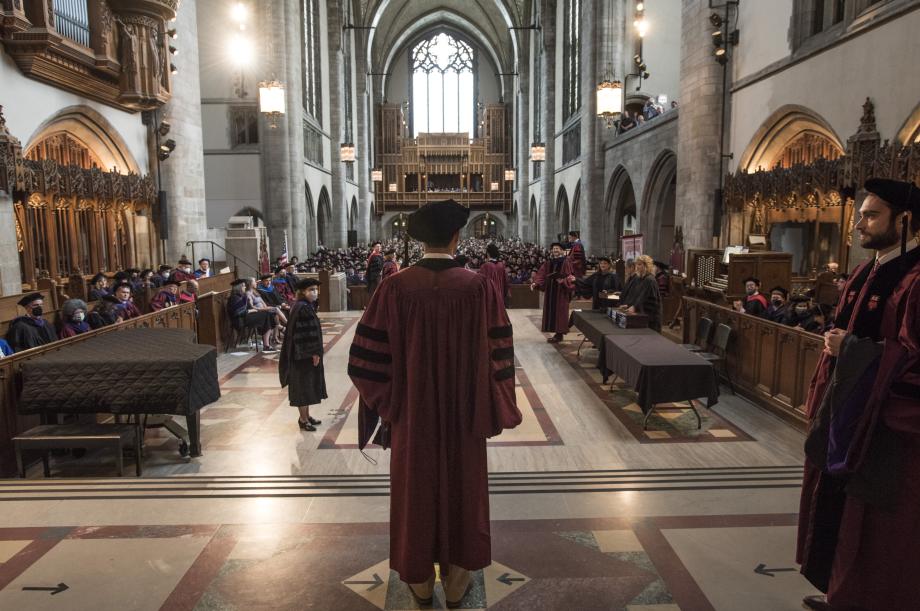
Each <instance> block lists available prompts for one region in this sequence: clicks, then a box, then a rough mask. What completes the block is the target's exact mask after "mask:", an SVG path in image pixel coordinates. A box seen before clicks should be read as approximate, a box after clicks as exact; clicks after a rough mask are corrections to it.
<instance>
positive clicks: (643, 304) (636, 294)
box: [620, 274, 661, 331]
mask: <svg viewBox="0 0 920 611" xmlns="http://www.w3.org/2000/svg"><path fill="white" fill-rule="evenodd" d="M620 303H621V304H622V303H623V302H622V300H621V302H620ZM625 305H631V306H633V307H634V308H636V312H637V313H639V314H645V315H646V316H648V327H649V329H654V330H655V331H661V296H660V295H659V293H658V282H657V281H656V280H655V278H654V277H653V276H652V275H651V274H648V275H646V276H643V277H641V278H639V277H636V280H635V282H633V284H632V286H631V287H630V289H629V298H628V301H627V302H626V304H625Z"/></svg>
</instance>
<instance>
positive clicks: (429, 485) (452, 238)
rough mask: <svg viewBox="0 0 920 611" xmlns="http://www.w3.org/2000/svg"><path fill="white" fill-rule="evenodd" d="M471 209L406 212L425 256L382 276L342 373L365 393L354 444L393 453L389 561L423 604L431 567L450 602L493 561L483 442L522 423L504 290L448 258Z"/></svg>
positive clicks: (435, 205)
mask: <svg viewBox="0 0 920 611" xmlns="http://www.w3.org/2000/svg"><path fill="white" fill-rule="evenodd" d="M469 214H470V211H469V208H465V207H464V206H461V205H460V204H458V203H457V202H455V201H453V200H447V201H442V202H431V203H429V204H425V205H424V206H422V207H421V208H419V209H418V210H417V211H416V212H413V213H412V214H411V215H409V219H408V231H409V235H410V236H412V237H413V238H415V239H417V240H420V241H421V242H423V243H424V244H425V255H424V257H423V258H422V260H421V261H419V262H418V263H416V264H415V265H413V266H411V267H409V268H406V269H404V270H403V271H401V272H399V273H398V274H395V275H393V276H390V277H389V278H387V279H385V280H384V281H383V282H381V283H380V286H379V287H378V288H377V291H376V293H374V296H373V297H372V298H371V301H370V303H369V304H368V306H367V310H366V311H365V312H364V316H363V317H362V318H361V322H360V323H359V324H358V326H357V328H356V331H355V339H354V343H352V345H351V351H350V358H349V362H348V375H349V376H350V377H351V379H352V381H353V382H354V384H355V386H356V387H357V388H358V392H359V393H360V395H361V400H360V402H359V409H360V412H359V413H360V418H359V444H358V445H359V447H360V448H362V449H363V448H364V447H365V446H366V445H367V443H368V441H370V439H371V437H372V435H373V433H374V430H375V429H376V428H377V423H378V420H382V422H383V424H382V425H381V427H380V429H379V430H378V432H377V435H376V436H374V443H377V444H378V445H380V446H382V447H384V448H387V447H389V448H390V449H391V450H392V457H391V459H390V480H391V486H390V567H391V568H392V569H393V570H395V571H396V572H397V573H399V576H400V579H402V580H403V581H404V582H406V583H408V584H409V586H410V589H411V591H412V594H413V595H414V596H415V597H416V599H417V600H418V602H419V604H426V605H427V604H430V603H431V601H432V595H433V591H434V585H435V571H434V563H435V562H437V563H439V565H440V571H441V579H442V582H443V584H444V591H445V596H446V599H447V604H448V606H451V607H452V606H456V605H459V604H460V603H461V601H462V599H463V598H464V596H465V595H466V591H467V588H468V587H469V584H470V574H469V571H476V570H479V569H482V568H484V567H486V566H488V565H489V564H490V563H491V562H492V545H491V536H490V533H489V485H488V465H487V462H486V438H487V437H494V436H496V435H498V434H499V433H501V432H502V430H504V429H510V428H514V427H516V426H517V425H518V424H520V423H521V412H520V411H518V408H517V403H516V399H515V390H514V345H513V340H512V329H511V322H510V321H509V320H508V315H507V313H506V312H505V307H504V305H503V304H502V296H501V295H500V294H499V292H498V291H497V290H496V288H495V285H494V283H493V282H492V281H490V280H489V279H488V278H487V277H485V276H483V275H481V274H477V273H476V272H472V271H469V270H466V269H463V268H462V267H460V266H459V264H458V263H457V262H456V260H455V259H454V258H453V256H452V253H454V252H456V249H457V242H458V240H459V232H460V230H461V229H462V228H463V226H464V225H466V221H467V219H468V218H469Z"/></svg>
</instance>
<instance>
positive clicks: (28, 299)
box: [16, 293, 45, 308]
mask: <svg viewBox="0 0 920 611" xmlns="http://www.w3.org/2000/svg"><path fill="white" fill-rule="evenodd" d="M44 298H45V297H44V295H42V294H41V293H29V294H28V295H23V296H22V299H20V300H19V301H17V302H16V303H18V304H19V305H21V306H22V307H24V308H27V307H29V305H30V304H31V303H32V302H33V301H38V300H39V299H44Z"/></svg>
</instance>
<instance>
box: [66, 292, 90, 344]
mask: <svg viewBox="0 0 920 611" xmlns="http://www.w3.org/2000/svg"><path fill="white" fill-rule="evenodd" d="M86 311H87V307H86V302H84V301H83V300H82V299H68V300H67V301H65V302H64V305H63V307H62V308H61V328H60V332H59V333H58V335H59V337H60V338H61V339H64V338H65V337H73V336H74V335H80V334H81V333H86V332H87V331H89V330H90V326H89V323H88V322H87V321H86Z"/></svg>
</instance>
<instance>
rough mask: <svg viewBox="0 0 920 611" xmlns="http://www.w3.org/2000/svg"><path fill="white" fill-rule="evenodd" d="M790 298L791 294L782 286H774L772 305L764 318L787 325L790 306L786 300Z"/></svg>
mask: <svg viewBox="0 0 920 611" xmlns="http://www.w3.org/2000/svg"><path fill="white" fill-rule="evenodd" d="M788 298H789V292H788V291H787V290H786V289H784V288H783V287H781V286H774V287H773V288H772V289H770V305H769V306H768V307H767V311H766V313H765V314H764V318H766V319H767V320H771V321H773V322H778V323H781V324H785V323H786V319H787V318H788V317H789V304H788V303H786V300H787V299H788Z"/></svg>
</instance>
